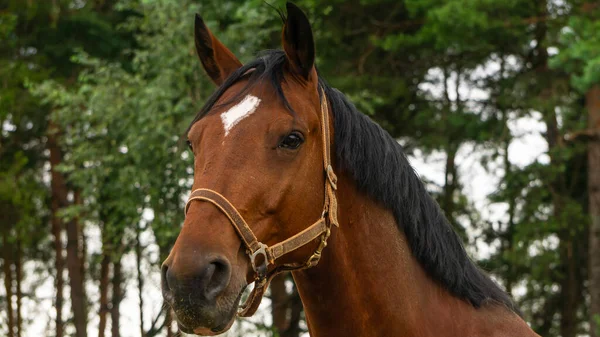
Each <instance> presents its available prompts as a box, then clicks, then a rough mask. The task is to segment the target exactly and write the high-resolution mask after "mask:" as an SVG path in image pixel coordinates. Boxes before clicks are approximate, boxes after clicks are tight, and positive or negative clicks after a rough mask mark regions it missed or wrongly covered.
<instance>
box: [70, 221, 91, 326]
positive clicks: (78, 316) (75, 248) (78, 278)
mask: <svg viewBox="0 0 600 337" xmlns="http://www.w3.org/2000/svg"><path fill="white" fill-rule="evenodd" d="M79 231H80V228H79V224H78V223H77V222H76V221H75V220H70V221H68V222H67V269H68V271H69V285H70V288H71V308H72V310H73V320H74V323H75V336H76V337H86V335H87V332H86V327H87V314H86V303H85V301H86V298H85V289H84V285H83V275H82V273H81V260H80V259H81V257H80V256H79V250H80V249H79V246H80V243H79V235H80V234H79Z"/></svg>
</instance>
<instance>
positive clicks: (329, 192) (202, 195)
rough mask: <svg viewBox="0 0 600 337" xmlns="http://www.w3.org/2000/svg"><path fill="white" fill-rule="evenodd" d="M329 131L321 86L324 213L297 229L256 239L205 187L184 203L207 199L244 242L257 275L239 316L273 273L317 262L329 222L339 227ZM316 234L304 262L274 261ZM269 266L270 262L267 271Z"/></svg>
mask: <svg viewBox="0 0 600 337" xmlns="http://www.w3.org/2000/svg"><path fill="white" fill-rule="evenodd" d="M329 132H330V130H329V109H328V107H327V97H326V96H325V92H324V91H323V89H322V88H321V133H322V137H323V167H324V172H325V201H324V205H323V213H322V214H321V217H320V218H319V220H317V221H316V222H315V223H313V224H312V225H310V226H309V227H307V228H306V229H305V230H303V231H301V232H300V233H298V234H296V235H294V236H292V237H290V238H288V239H286V240H284V241H282V242H279V243H277V244H274V245H272V246H270V247H269V246H267V245H265V244H264V243H262V242H260V241H258V239H257V238H256V235H254V233H253V232H252V229H251V228H250V226H248V224H247V223H246V221H245V220H244V218H243V217H242V215H241V214H240V213H239V212H238V211H237V209H236V208H235V206H233V205H232V204H231V202H229V200H227V198H225V197H224V196H222V195H221V194H219V193H218V192H216V191H213V190H210V189H206V188H199V189H197V190H194V191H193V192H192V194H191V195H190V197H189V199H188V201H187V203H186V205H185V213H186V214H187V211H188V209H189V207H190V204H191V202H192V201H194V200H198V201H206V202H210V203H211V204H213V205H214V206H216V207H217V208H218V209H219V210H220V211H221V212H223V214H225V215H226V216H227V218H228V219H229V221H230V222H231V224H232V225H233V227H234V228H235V230H236V232H237V234H238V235H239V237H240V238H241V239H242V242H243V243H244V245H245V246H246V254H248V257H249V258H250V264H251V265H252V269H254V272H255V274H256V275H255V278H254V289H252V293H250V296H249V297H248V299H247V300H246V302H245V303H244V304H243V305H242V306H241V307H240V311H238V316H240V317H249V316H252V315H253V314H254V313H255V312H256V310H257V309H258V306H259V305H260V302H261V300H262V297H263V295H264V293H265V291H266V290H267V288H268V287H269V283H270V282H271V280H272V279H273V277H274V276H275V275H277V274H279V273H282V272H284V271H292V270H300V269H306V268H310V267H314V266H316V265H317V263H319V259H320V258H321V251H322V250H323V248H325V246H327V239H328V238H329V235H330V234H331V225H332V224H333V225H335V226H337V227H339V223H338V219H337V210H338V207H337V199H336V196H335V190H336V189H337V177H336V175H335V173H334V172H333V167H332V166H331V143H330V142H331V141H330V134H329ZM319 237H320V241H319V245H318V246H317V249H316V250H315V251H314V253H313V254H312V255H311V256H310V257H309V258H308V260H306V261H305V262H301V263H287V264H281V265H278V266H277V265H275V261H276V260H277V259H278V258H280V257H281V256H283V255H285V254H287V253H289V252H292V251H294V250H296V249H298V248H300V247H303V246H305V245H307V244H309V243H311V242H313V241H314V240H315V239H317V238H319ZM258 257H261V259H258V261H257V258H258ZM269 266H273V268H271V270H270V271H269Z"/></svg>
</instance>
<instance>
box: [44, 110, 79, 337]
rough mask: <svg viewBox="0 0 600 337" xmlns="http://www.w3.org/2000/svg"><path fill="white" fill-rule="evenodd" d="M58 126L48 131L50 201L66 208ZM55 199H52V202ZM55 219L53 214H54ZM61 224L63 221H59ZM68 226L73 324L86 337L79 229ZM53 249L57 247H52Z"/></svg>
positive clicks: (77, 331) (65, 184) (66, 188)
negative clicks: (50, 178)
mask: <svg viewBox="0 0 600 337" xmlns="http://www.w3.org/2000/svg"><path fill="white" fill-rule="evenodd" d="M59 134H60V133H59V129H58V127H57V126H56V125H55V124H54V123H52V121H51V122H50V125H49V132H48V142H47V146H48V150H49V151H50V170H51V176H52V182H51V188H52V198H53V199H56V202H57V205H58V209H57V210H59V209H60V208H63V207H67V206H69V204H70V202H69V198H68V194H69V189H68V187H67V183H66V180H65V177H64V176H63V174H62V173H60V172H59V171H58V170H57V169H56V167H57V166H58V165H60V164H61V163H62V152H61V150H60V146H59V142H58V137H59ZM54 201H55V200H53V202H54ZM53 216H54V217H56V216H57V215H56V213H54V214H53ZM61 222H62V221H61ZM66 227H67V270H68V272H69V285H70V288H71V308H72V310H73V320H74V323H75V336H76V337H86V335H87V332H86V329H87V311H86V302H85V301H86V298H85V289H84V284H83V281H84V279H83V272H82V270H81V265H82V263H83V262H82V261H81V259H83V258H84V257H83V256H80V242H79V241H80V228H79V224H78V223H77V221H76V220H74V219H71V220H69V221H68V222H67V224H66ZM55 249H56V248H55Z"/></svg>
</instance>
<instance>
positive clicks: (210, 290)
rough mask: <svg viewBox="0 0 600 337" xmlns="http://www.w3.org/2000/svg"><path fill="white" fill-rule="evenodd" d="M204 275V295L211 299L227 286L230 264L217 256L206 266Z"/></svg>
mask: <svg viewBox="0 0 600 337" xmlns="http://www.w3.org/2000/svg"><path fill="white" fill-rule="evenodd" d="M204 277H205V282H206V286H205V288H204V297H205V298H206V299H207V300H209V301H212V300H214V299H215V298H216V297H217V296H218V295H219V294H220V293H221V292H223V290H225V288H227V285H228V284H229V279H230V277H231V266H230V265H229V262H228V261H227V260H225V259H221V258H217V259H215V260H213V261H211V262H210V263H209V264H208V265H207V266H206V272H205V274H204Z"/></svg>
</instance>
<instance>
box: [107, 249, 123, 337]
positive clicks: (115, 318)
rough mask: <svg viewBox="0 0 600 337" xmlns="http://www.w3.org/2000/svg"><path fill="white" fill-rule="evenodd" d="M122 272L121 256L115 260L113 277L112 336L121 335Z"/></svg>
mask: <svg viewBox="0 0 600 337" xmlns="http://www.w3.org/2000/svg"><path fill="white" fill-rule="evenodd" d="M122 278H123V275H122V272H121V257H120V256H119V257H118V259H117V260H115V261H114V262H113V278H112V307H111V309H110V320H111V323H112V324H111V325H112V337H119V336H120V331H119V327H120V325H121V324H120V318H121V315H120V313H119V307H120V305H121V300H122V298H123V291H122V289H121V283H122Z"/></svg>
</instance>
